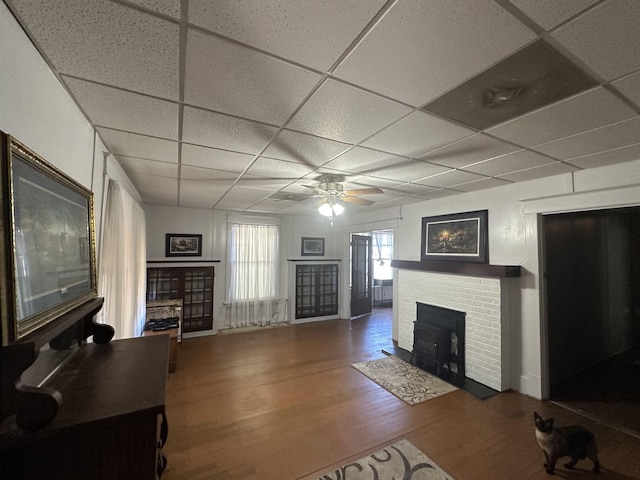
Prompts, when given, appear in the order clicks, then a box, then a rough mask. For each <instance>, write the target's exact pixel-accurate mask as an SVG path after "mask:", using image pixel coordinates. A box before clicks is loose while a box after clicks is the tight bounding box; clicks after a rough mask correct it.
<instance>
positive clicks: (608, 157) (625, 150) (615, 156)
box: [567, 143, 640, 168]
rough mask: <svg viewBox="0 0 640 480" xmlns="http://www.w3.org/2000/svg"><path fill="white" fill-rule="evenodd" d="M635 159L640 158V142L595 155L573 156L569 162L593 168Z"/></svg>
mask: <svg viewBox="0 0 640 480" xmlns="http://www.w3.org/2000/svg"><path fill="white" fill-rule="evenodd" d="M633 160H640V143H637V144H635V145H630V146H628V147H622V148H614V149H612V150H607V151H606V152H601V153H594V154H593V155H585V156H583V157H576V158H571V159H569V160H567V162H568V163H570V164H572V165H576V166H578V167H582V168H593V167H603V166H605V165H613V164H615V163H621V162H630V161H633Z"/></svg>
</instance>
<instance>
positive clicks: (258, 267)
mask: <svg viewBox="0 0 640 480" xmlns="http://www.w3.org/2000/svg"><path fill="white" fill-rule="evenodd" d="M278 251H279V244H278V226H277V225H253V224H240V223H234V224H232V226H231V248H230V252H229V262H230V267H231V281H230V284H229V301H230V302H250V301H255V300H267V299H276V298H277V297H278V283H279V278H278V277H279V275H278V271H279V268H278V267H279V258H278Z"/></svg>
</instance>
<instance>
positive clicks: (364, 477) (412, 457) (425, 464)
mask: <svg viewBox="0 0 640 480" xmlns="http://www.w3.org/2000/svg"><path fill="white" fill-rule="evenodd" d="M409 479H410V480H452V477H450V476H449V475H448V474H447V473H446V472H445V471H444V470H442V469H441V468H440V467H438V465H436V464H435V463H434V462H433V461H432V460H431V459H430V458H429V457H427V456H426V455H425V454H424V453H422V452H421V451H420V450H418V449H417V448H416V447H414V446H413V445H412V444H411V443H409V441H408V440H400V441H399V442H397V443H394V444H393V445H389V446H388V447H385V448H383V449H382V450H380V451H377V452H375V453H373V454H371V455H369V456H367V457H364V458H361V459H360V460H358V461H355V462H353V463H349V464H347V465H344V466H342V467H340V468H338V469H337V470H335V471H333V472H328V473H326V474H324V475H322V476H320V477H319V478H318V480H409Z"/></svg>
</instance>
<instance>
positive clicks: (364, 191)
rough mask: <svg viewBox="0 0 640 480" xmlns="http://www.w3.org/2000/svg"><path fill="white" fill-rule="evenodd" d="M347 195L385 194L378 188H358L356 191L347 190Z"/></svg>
mask: <svg viewBox="0 0 640 480" xmlns="http://www.w3.org/2000/svg"><path fill="white" fill-rule="evenodd" d="M344 193H346V194H347V195H373V194H374V193H384V191H383V190H381V189H380V188H376V187H371V188H358V189H355V190H345V192H344Z"/></svg>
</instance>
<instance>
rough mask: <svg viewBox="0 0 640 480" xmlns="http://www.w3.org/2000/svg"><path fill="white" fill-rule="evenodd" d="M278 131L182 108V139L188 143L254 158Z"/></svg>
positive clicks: (227, 117) (269, 127)
mask: <svg viewBox="0 0 640 480" xmlns="http://www.w3.org/2000/svg"><path fill="white" fill-rule="evenodd" d="M277 131H278V130H277V129H276V128H274V127H271V126H269V125H264V124H261V123H256V122H250V121H248V120H242V119H240V118H235V117H230V116H228V115H222V114H219V113H214V112H209V111H206V110H200V109H198V108H191V107H185V108H184V129H183V133H182V139H183V140H184V141H185V142H188V143H195V144H197V145H203V146H208V147H214V148H220V149H224V150H233V151H236V152H240V153H247V154H256V153H259V152H260V151H261V150H262V149H263V148H264V146H265V145H266V144H267V143H268V142H269V140H270V139H271V138H273V136H274V135H275V134H276V132H277Z"/></svg>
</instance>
